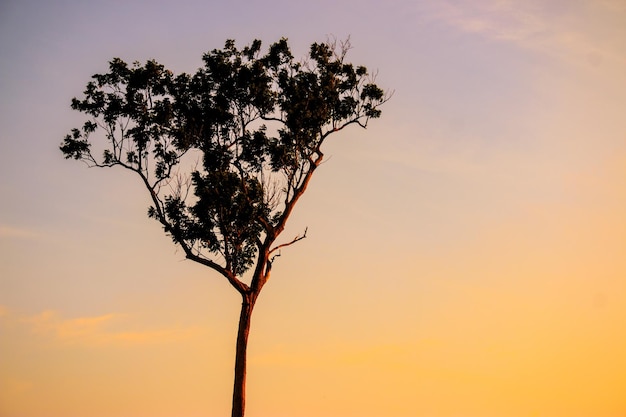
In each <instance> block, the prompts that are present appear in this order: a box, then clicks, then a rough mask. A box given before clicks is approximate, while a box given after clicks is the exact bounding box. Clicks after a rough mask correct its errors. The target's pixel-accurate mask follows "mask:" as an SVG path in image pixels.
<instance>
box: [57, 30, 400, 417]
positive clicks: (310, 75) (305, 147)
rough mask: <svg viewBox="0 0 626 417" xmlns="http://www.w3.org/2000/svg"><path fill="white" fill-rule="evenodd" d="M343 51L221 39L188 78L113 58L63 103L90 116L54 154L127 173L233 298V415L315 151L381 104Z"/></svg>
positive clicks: (344, 46) (381, 96)
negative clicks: (264, 292) (253, 322)
mask: <svg viewBox="0 0 626 417" xmlns="http://www.w3.org/2000/svg"><path fill="white" fill-rule="evenodd" d="M349 49H350V48H349V43H348V41H346V42H343V43H339V44H338V43H337V42H333V41H331V42H326V43H314V44H313V45H311V48H310V51H309V55H308V58H307V59H305V60H302V61H296V60H295V59H294V57H293V55H292V54H291V52H290V49H289V46H288V43H287V40H286V39H281V40H280V41H278V42H276V43H274V44H272V45H271V46H270V47H269V49H268V51H267V52H265V53H264V54H262V53H261V42H260V41H259V40H255V41H253V42H252V44H250V45H249V46H246V47H244V48H243V49H237V47H236V46H235V42H234V41H232V40H228V41H227V42H226V44H225V46H224V48H223V49H221V50H220V49H215V50H213V51H211V52H208V53H206V54H204V56H203V62H204V65H203V67H201V68H200V69H198V70H197V72H196V73H195V74H186V73H182V74H180V75H177V76H175V75H174V74H173V73H172V72H171V71H169V70H167V69H165V67H164V66H163V65H161V64H158V63H157V62H155V61H153V60H150V61H148V62H146V64H145V65H140V64H139V63H137V62H136V63H134V64H132V65H129V64H127V63H126V62H124V61H122V60H121V59H119V58H115V59H113V60H112V61H110V63H109V71H108V72H107V73H105V74H96V75H94V76H93V77H92V80H91V81H90V82H89V83H88V84H87V87H86V90H85V91H84V98H82V99H77V98H74V99H73V100H72V103H71V107H72V109H74V110H77V111H79V112H82V113H84V114H86V115H87V116H89V118H88V120H87V121H86V122H85V123H84V124H83V125H82V126H81V127H80V128H75V129H72V131H71V133H70V134H69V135H67V136H66V137H65V138H64V140H63V142H62V144H61V146H60V149H61V151H62V152H63V154H64V155H65V158H68V159H69V158H73V159H76V160H81V161H83V162H86V163H87V165H88V166H90V167H121V168H125V169H126V170H128V171H130V172H132V173H133V174H135V175H136V176H137V177H138V178H139V180H140V181H141V182H142V183H143V185H144V186H145V188H146V190H147V192H148V194H149V196H150V200H151V206H150V207H149V209H148V216H149V217H151V218H154V219H156V220H157V221H158V222H159V223H160V224H161V226H162V227H163V229H164V231H165V233H166V234H168V235H169V236H170V237H171V239H172V240H173V242H174V243H175V244H177V245H178V246H180V247H181V248H182V250H183V251H184V253H185V256H186V258H187V259H189V260H192V261H194V262H197V263H199V264H202V265H204V266H206V267H209V268H211V269H213V270H214V271H216V272H218V273H219V274H220V275H221V276H222V277H224V278H226V279H227V280H228V282H229V283H230V284H231V285H232V286H233V288H234V289H235V290H237V291H238V292H239V294H240V295H241V297H242V307H241V315H240V319H239V329H238V333H237V344H236V359H235V381H234V389H233V408H232V416H233V417H242V416H243V415H244V407H245V379H246V349H247V341H248V333H249V330H250V318H251V314H252V309H253V308H254V305H255V302H256V300H257V298H258V296H259V293H260V292H261V289H262V288H263V286H264V285H265V283H266V282H267V280H268V278H269V275H270V272H271V269H272V263H273V261H274V260H275V258H276V257H277V256H278V255H279V254H280V252H279V250H280V249H281V248H284V247H286V246H289V245H292V244H293V243H295V242H297V241H299V240H301V239H303V238H304V237H305V236H306V230H305V231H304V233H303V234H301V235H298V236H296V237H294V238H293V239H291V240H288V241H286V242H285V243H280V244H279V243H277V238H278V237H279V235H280V234H281V232H283V230H284V229H285V225H286V223H287V220H288V219H289V216H290V215H291V213H292V212H293V210H294V207H295V205H296V203H297V202H298V200H299V199H300V197H301V196H302V195H303V194H304V192H305V190H306V188H307V186H308V184H309V182H310V180H311V177H312V175H313V173H314V172H315V170H316V169H317V168H318V167H319V166H320V164H321V162H322V159H323V156H324V154H323V153H322V150H321V147H322V145H323V143H324V142H325V141H326V139H327V138H328V137H329V136H330V135H332V134H334V133H336V132H338V131H340V130H342V129H344V128H346V127H347V126H350V125H357V126H361V127H363V128H365V127H366V126H367V123H368V121H369V120H370V119H374V118H378V117H379V116H380V114H381V111H380V109H379V107H380V105H381V104H383V103H384V102H385V101H386V100H387V99H388V96H387V95H386V94H385V93H384V92H383V90H381V89H380V88H379V87H378V86H377V85H376V84H375V83H374V81H375V80H374V77H373V76H371V75H370V74H369V73H368V71H367V69H366V68H365V67H363V66H353V65H352V64H350V63H347V62H345V56H346V53H347V52H348V50H349ZM97 133H100V134H99V135H98V134H97ZM94 138H95V139H96V140H97V142H95V141H94V140H93V139H94ZM96 143H97V147H98V148H99V149H100V150H99V151H95V150H94V147H93V146H92V145H93V144H96ZM100 152H102V154H101V156H97V154H99V153H100ZM246 272H248V274H246ZM244 274H246V275H245V276H244Z"/></svg>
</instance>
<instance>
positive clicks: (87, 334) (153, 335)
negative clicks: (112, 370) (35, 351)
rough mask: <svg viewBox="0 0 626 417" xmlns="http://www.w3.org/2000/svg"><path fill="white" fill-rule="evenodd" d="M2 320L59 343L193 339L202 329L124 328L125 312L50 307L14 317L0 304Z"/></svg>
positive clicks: (96, 344) (126, 343)
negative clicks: (65, 312)
mask: <svg viewBox="0 0 626 417" xmlns="http://www.w3.org/2000/svg"><path fill="white" fill-rule="evenodd" d="M0 314H1V315H2V319H3V321H12V322H19V323H22V324H23V325H25V326H26V327H27V328H28V329H30V331H32V332H33V333H34V334H36V335H38V336H40V337H45V338H49V339H50V341H51V342H52V343H55V344H60V345H63V346H83V347H84V346H86V347H102V346H107V347H109V346H134V345H145V344H159V343H169V342H179V341H182V340H188V339H193V338H194V337H197V336H198V335H200V334H201V333H202V331H203V330H202V329H201V328H200V327H195V326H192V327H168V328H158V329H151V330H135V329H126V328H125V327H128V326H129V325H130V324H132V320H130V316H128V315H125V314H115V313H110V314H103V315H100V316H89V317H77V318H64V317H63V316H62V315H61V314H60V313H59V312H57V311H54V310H47V311H43V312H41V313H39V314H36V315H32V316H27V317H14V316H12V315H11V314H10V313H9V312H8V310H7V309H6V308H0Z"/></svg>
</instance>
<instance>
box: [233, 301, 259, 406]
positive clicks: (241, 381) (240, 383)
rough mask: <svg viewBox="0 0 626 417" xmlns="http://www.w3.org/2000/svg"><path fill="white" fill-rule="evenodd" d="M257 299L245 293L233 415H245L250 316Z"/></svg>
mask: <svg viewBox="0 0 626 417" xmlns="http://www.w3.org/2000/svg"><path fill="white" fill-rule="evenodd" d="M255 301H256V294H244V295H243V302H242V304H241V315H240V316H239V331H238V332H237V353H236V354H235V385H234V388H233V409H232V417H244V412H245V408H246V353H247V350H248V333H250V318H251V316H252V309H253V307H254V303H255Z"/></svg>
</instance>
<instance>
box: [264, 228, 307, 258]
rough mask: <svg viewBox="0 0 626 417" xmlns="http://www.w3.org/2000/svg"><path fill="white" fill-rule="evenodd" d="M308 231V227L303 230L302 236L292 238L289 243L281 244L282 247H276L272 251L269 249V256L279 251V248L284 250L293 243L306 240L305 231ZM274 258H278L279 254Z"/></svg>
mask: <svg viewBox="0 0 626 417" xmlns="http://www.w3.org/2000/svg"><path fill="white" fill-rule="evenodd" d="M308 229H309V228H308V227H307V228H305V229H304V233H303V234H301V235H298V236H296V237H294V238H293V239H292V240H291V241H290V242H287V243H283V244H282V245H278V246H276V247H274V248H273V249H270V251H269V254H270V255H271V254H272V253H274V252H276V251H277V250H279V249H280V248H285V247H287V246H291V245H293V244H294V243H296V242H299V241H301V240H302V239H304V238H306V232H307V230H308ZM276 256H280V254H278V255H275V256H274V257H276ZM272 260H274V258H272Z"/></svg>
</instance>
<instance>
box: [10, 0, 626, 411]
mask: <svg viewBox="0 0 626 417" xmlns="http://www.w3.org/2000/svg"><path fill="white" fill-rule="evenodd" d="M517 3H518V2H511V1H496V0H484V1H452V0H447V1H436V2H435V1H424V2H417V3H416V2H411V1H402V0H399V1H394V2H386V3H384V6H382V4H383V3H382V2H375V1H369V2H365V3H363V2H358V3H357V2H352V1H346V2H341V3H335V2H330V1H328V2H321V3H316V4H313V3H308V2H298V1H296V2H290V3H286V2H281V1H278V0H272V1H270V2H269V3H267V4H265V5H264V6H263V7H261V6H258V5H253V4H252V3H250V4H247V3H245V2H239V3H237V2H221V1H214V2H193V1H182V2H180V3H177V4H176V6H174V4H166V3H159V2H157V3H156V5H154V4H153V3H150V4H151V6H150V7H148V6H147V3H145V2H141V1H130V2H127V3H124V4H123V5H122V4H121V3H120V4H116V3H112V4H110V5H109V6H107V7H104V6H97V5H95V4H94V5H91V4H83V3H79V2H74V1H71V0H70V1H66V2H62V3H59V4H58V5H56V6H55V7H52V6H51V5H49V4H45V5H44V4H37V2H28V1H27V2H19V3H17V2H14V3H7V4H3V5H2V6H0V73H2V74H3V77H0V91H2V92H3V94H2V95H0V104H1V107H0V178H3V180H2V181H0V193H1V195H2V196H3V198H2V199H0V245H1V246H0V341H1V343H0V415H1V416H7V417H80V416H85V415H89V416H92V417H200V416H202V417H208V416H210V417H213V416H215V417H217V416H225V415H229V413H230V396H231V389H232V374H233V371H232V368H233V363H234V341H235V333H236V324H237V323H236V321H237V318H238V314H239V312H238V309H239V302H240V300H239V299H238V296H237V295H236V293H235V292H234V291H233V290H232V288H230V287H229V286H228V284H227V283H226V282H224V281H223V280H222V279H220V277H218V276H217V275H216V274H214V273H212V272H211V271H210V270H207V269H203V268H201V267H200V266H198V265H194V264H192V263H189V262H186V261H183V259H184V256H183V254H182V252H181V251H180V250H177V249H176V248H175V247H174V246H172V244H171V242H170V241H169V239H168V238H167V237H165V236H163V235H162V232H161V230H160V228H159V226H158V224H156V223H155V222H154V221H152V220H150V219H147V217H146V216H145V212H146V208H147V205H148V201H147V198H146V196H145V195H143V194H142V191H143V190H142V189H141V186H140V184H137V183H134V182H132V181H130V180H129V177H128V176H126V175H125V173H124V172H119V171H114V170H107V171H98V170H88V169H87V168H85V167H84V166H82V165H80V164H76V163H72V162H68V161H64V160H63V158H62V155H61V153H60V152H59V151H58V150H57V148H56V147H57V146H58V144H59V143H60V141H61V139H62V137H63V135H64V134H65V133H67V131H69V129H71V128H72V127H74V126H75V125H76V124H77V123H80V118H77V115H74V114H72V112H71V111H70V110H69V105H68V104H69V100H70V99H71V97H72V96H74V95H77V94H80V91H82V89H83V87H84V84H85V83H86V82H87V81H88V79H89V76H90V75H91V74H93V73H95V72H99V71H103V70H105V65H106V62H107V60H109V59H110V58H112V57H113V56H121V57H122V58H124V59H127V60H129V61H132V60H135V59H138V60H144V59H147V58H155V59H157V60H159V61H161V62H162V63H164V64H165V65H166V66H168V67H170V68H172V70H174V71H192V70H194V68H196V67H197V66H199V65H200V57H201V54H202V52H204V51H205V50H208V49H212V48H217V47H220V46H221V44H222V43H223V41H224V40H225V39H227V38H233V37H234V38H236V39H237V40H238V41H239V42H241V43H245V42H247V41H249V40H252V39H253V38H255V37H258V38H261V39H263V40H264V41H266V42H271V41H274V40H275V39H277V38H278V37H280V36H288V37H289V38H290V40H292V43H293V47H294V52H295V53H296V54H298V55H302V54H303V53H304V51H305V50H306V45H307V44H309V43H311V42H314V41H318V40H323V39H324V37H325V35H326V34H327V33H333V34H335V35H337V36H338V37H340V38H341V37H345V36H347V35H351V37H352V43H353V45H354V46H355V48H354V50H353V51H351V56H352V59H353V61H354V62H355V63H358V64H365V65H367V66H368V67H370V68H378V69H379V70H380V74H379V77H378V80H377V81H378V83H379V84H380V85H382V86H385V87H388V88H390V89H394V90H395V94H394V97H393V99H392V100H391V101H390V102H389V103H387V104H386V105H385V108H384V109H383V116H382V118H381V119H380V120H375V121H374V122H373V123H372V124H371V127H370V128H368V130H367V131H363V130H358V129H353V130H351V131H349V132H346V133H345V134H344V135H342V136H338V137H336V138H333V139H334V141H333V142H332V143H329V146H328V148H327V149H326V150H325V154H326V155H327V156H328V158H327V159H328V161H327V162H326V163H325V164H324V165H323V166H322V167H321V168H320V170H319V171H317V172H316V177H315V178H314V179H313V181H312V183H311V186H310V188H309V190H308V191H307V194H306V195H305V197H304V198H303V199H302V201H301V203H300V206H299V207H298V208H297V210H296V212H295V213H294V216H293V218H292V222H291V224H290V226H289V229H288V230H287V231H286V232H285V238H284V239H285V240H290V239H291V237H293V236H295V235H296V234H298V233H300V232H301V231H302V230H303V229H304V228H305V227H308V233H307V238H306V239H305V240H303V241H301V242H299V243H298V244H297V245H294V246H292V247H290V248H289V249H287V250H284V251H283V254H282V256H281V257H280V258H279V260H278V261H279V262H277V263H276V265H275V267H274V268H275V269H274V270H273V273H272V279H271V281H270V282H269V283H268V285H267V286H266V287H265V288H264V292H263V294H262V295H261V297H260V299H259V302H258V304H257V306H256V310H255V314H254V316H253V323H252V330H251V337H250V345H249V369H248V378H249V380H248V402H247V415H248V416H250V417H357V416H358V417H518V416H519V417H624V416H626V395H625V393H626V388H625V387H626V355H625V354H624V352H626V256H625V255H626V117H625V110H626V76H625V75H624V74H626V26H624V25H623V22H624V21H626V20H625V19H626V6H625V5H624V3H623V2H622V1H621V0H615V1H610V0H594V1H591V0H590V1H583V2H576V3H574V2H561V1H556V0H555V1H539V0H537V1H535V0H533V1H529V2H524V4H523V5H520V4H517ZM112 22H116V27H117V29H116V30H115V31H114V32H111V31H110V30H109V28H110V27H111V24H112ZM157 27H162V28H167V30H165V29H164V30H155V28H157ZM342 133H343V132H342Z"/></svg>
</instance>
